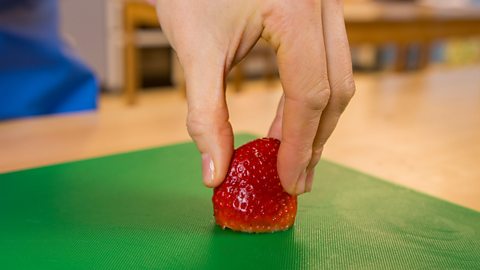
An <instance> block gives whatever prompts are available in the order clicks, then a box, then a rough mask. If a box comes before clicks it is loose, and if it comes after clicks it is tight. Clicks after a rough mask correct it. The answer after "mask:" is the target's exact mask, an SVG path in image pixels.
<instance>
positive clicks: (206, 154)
mask: <svg viewBox="0 0 480 270" xmlns="http://www.w3.org/2000/svg"><path fill="white" fill-rule="evenodd" d="M203 59H206V61H201V58H200V59H198V58H197V59H189V61H188V64H187V65H185V77H186V83H187V100H188V117H187V127H188V133H189V134H190V136H191V137H192V139H193V141H194V142H195V144H196V145H197V148H198V150H199V151H200V153H201V155H202V171H203V182H204V184H205V185H206V186H208V187H216V186H218V185H219V184H220V183H221V182H222V181H223V179H224V178H225V175H226V174H227V170H228V167H229V165H230V159H231V157H232V154H233V131H232V126H231V125H230V122H229V121H228V118H229V115H228V108H227V104H226V101H225V75H224V74H225V72H224V64H223V62H222V61H221V60H220V61H218V62H216V61H214V60H212V57H205V58H203Z"/></svg>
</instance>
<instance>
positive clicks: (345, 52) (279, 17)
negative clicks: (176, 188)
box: [156, 0, 355, 195]
mask: <svg viewBox="0 0 480 270" xmlns="http://www.w3.org/2000/svg"><path fill="white" fill-rule="evenodd" d="M156 6H157V13H158V17H159V20H160V24H161V26H162V29H163V31H164V33H165V35H166V36H167V38H168V40H169V41H170V43H171V45H172V46H173V48H174V49H175V51H176V53H177V56H178V58H179V61H180V63H181V65H182V67H183V69H184V72H185V78H186V82H187V100H188V108H189V111H188V117H187V127H188V132H189V134H190V136H191V137H192V139H193V140H194V141H195V143H196V145H197V147H198V150H199V151H200V153H201V155H202V168H203V178H204V179H203V181H204V183H205V185H206V186H208V187H215V186H218V185H219V184H220V183H221V182H222V181H223V179H224V178H225V175H226V173H227V170H228V166H229V163H230V159H231V156H232V154H233V131H232V126H231V125H230V123H229V120H228V119H229V116H228V108H227V104H226V101H225V77H226V75H227V74H228V72H229V71H230V70H231V69H232V67H233V66H235V64H236V63H238V62H239V61H240V60H242V59H243V58H244V57H245V56H246V55H247V54H248V52H249V50H250V49H251V48H252V47H253V46H254V45H255V43H256V42H257V41H258V40H259V39H260V38H264V39H265V40H267V41H268V42H269V43H270V44H271V46H272V47H273V48H274V49H275V51H276V54H277V61H278V68H279V73H280V79H281V82H282V86H283V90H284V94H283V96H282V98H281V100H280V102H279V106H278V110H277V115H276V117H275V119H274V120H273V123H272V125H271V128H270V130H269V132H268V136H269V137H274V138H278V139H280V140H281V142H282V143H281V146H280V150H279V154H278V164H277V165H278V173H279V176H280V180H281V183H282V186H283V188H284V189H285V191H287V192H288V193H290V194H292V195H299V194H302V193H305V192H309V191H311V189H312V181H313V174H314V168H315V166H316V165H317V163H318V161H319V160H320V157H321V155H322V151H323V148H324V145H325V142H326V141H327V139H328V138H329V137H330V135H331V134H332V132H333V130H334V129H335V126H336V125H337V122H338V119H339V117H340V115H341V114H342V112H343V111H344V109H345V107H346V106H347V104H348V103H349V101H350V99H351V98H352V96H353V94H354V92H355V84H354V81H353V77H352V65H351V58H350V51H349V46H348V40H347V35H346V31H345V23H344V18H343V3H342V1H341V0H324V1H321V0H241V1H240V0H174V1H172V0H157V1H156Z"/></svg>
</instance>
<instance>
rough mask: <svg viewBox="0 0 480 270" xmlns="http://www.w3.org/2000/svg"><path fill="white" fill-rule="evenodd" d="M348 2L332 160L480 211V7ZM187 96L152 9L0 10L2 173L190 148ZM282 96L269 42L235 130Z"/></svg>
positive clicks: (61, 6)
mask: <svg viewBox="0 0 480 270" xmlns="http://www.w3.org/2000/svg"><path fill="white" fill-rule="evenodd" d="M344 4H345V20H346V27H347V32H348V36H349V40H350V45H351V51H352V59H353V66H354V76H355V80H356V84H357V92H356V96H355V97H354V99H353V100H352V102H351V105H350V106H349V108H347V110H346V112H345V114H344V116H343V117H342V119H341V120H340V123H339V125H338V128H337V130H336V131H335V132H334V135H333V136H332V138H331V140H330V141H329V143H328V145H327V147H326V150H325V154H324V157H325V158H326V159H330V160H333V161H336V162H339V163H341V164H345V165H347V166H350V167H353V168H356V169H359V170H361V171H364V172H367V173H370V174H374V175H377V176H379V177H382V178H385V179H387V180H389V181H393V182H395V183H399V184H402V185H405V186H409V187H412V188H415V189H417V190H420V191H423V192H426V193H428V194H431V195H434V196H437V197H441V198H444V199H447V200H449V201H452V202H455V203H459V204H461V205H464V206H467V207H470V208H474V209H477V210H480V169H479V167H480V0H418V1H415V0H403V1H402V0H398V1H387V0H384V1H380V0H377V1H374V0H344ZM184 91H185V83H184V80H183V73H182V69H181V68H180V67H179V64H178V62H177V60H176V57H175V54H174V52H173V51H172V49H171V47H170V46H169V44H168V42H167V40H166V39H165V37H164V36H163V34H162V31H161V28H160V26H159V25H158V21H157V18H156V13H155V9H154V7H152V6H150V5H149V4H147V3H146V2H144V1H133V0H58V1H55V0H45V1H36V0H20V1H16V0H0V172H5V171H11V170H17V169H23V168H28V167H34V166H40V165H46V164H51V163H57V162H62V161H68V160H74V159H80V158H89V157H93V156H99V155H105V154H110V153H117V152H123V151H129V150H135V149H139V148H147V147H152V146H158V145H165V144H170V143H176V142H181V141H185V140H188V139H189V137H188V134H187V132H186V128H185V118H186V100H185V97H184ZM281 91H282V88H281V84H280V82H279V80H278V72H277V69H276V63H275V56H274V54H273V51H272V50H271V48H269V47H268V45H266V44H265V43H264V42H259V44H258V45H257V46H256V47H255V48H254V49H253V50H252V52H251V53H250V55H249V56H248V57H247V58H246V59H245V60H244V61H243V62H241V63H240V64H239V66H238V67H237V68H235V69H234V70H233V71H232V72H231V74H230V75H229V83H228V85H227V92H228V94H227V95H228V103H229V108H230V117H231V122H232V124H233V126H234V129H235V131H236V132H249V133H254V134H258V135H259V136H262V135H265V134H266V132H267V130H268V127H269V125H270V123H271V121H272V119H273V116H274V113H275V109H276V105H277V102H278V99H279V98H280V96H281ZM317 188H321V187H317Z"/></svg>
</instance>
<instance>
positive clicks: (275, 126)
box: [268, 95, 285, 140]
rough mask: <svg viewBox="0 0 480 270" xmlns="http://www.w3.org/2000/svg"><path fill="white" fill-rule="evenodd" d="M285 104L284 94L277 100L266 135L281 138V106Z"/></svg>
mask: <svg viewBox="0 0 480 270" xmlns="http://www.w3.org/2000/svg"><path fill="white" fill-rule="evenodd" d="M284 104H285V96H284V95H282V97H281V98H280V101H279V102H278V107H277V112H276V114H275V118H274V119H273V122H272V125H271V126H270V130H269V131H268V137H270V138H275V139H278V140H282V119H283V106H284Z"/></svg>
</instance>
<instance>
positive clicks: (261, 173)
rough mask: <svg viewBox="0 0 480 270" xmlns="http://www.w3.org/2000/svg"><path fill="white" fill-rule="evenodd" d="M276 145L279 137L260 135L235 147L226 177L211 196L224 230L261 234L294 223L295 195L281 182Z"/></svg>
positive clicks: (278, 142) (295, 210)
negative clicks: (263, 136)
mask: <svg viewBox="0 0 480 270" xmlns="http://www.w3.org/2000/svg"><path fill="white" fill-rule="evenodd" d="M279 147H280V141H279V140H277V139H272V138H263V139H257V140H254V141H252V142H249V143H247V144H245V145H243V146H241V147H239V148H238V149H236V150H235V152H234V154H233V158H232V161H231V163H230V168H229V171H228V174H227V177H226V178H225V180H224V181H223V183H222V184H221V185H220V186H218V187H216V188H215V190H214V193H213V198H212V201H213V210H214V216H215V220H216V222H217V224H218V225H220V226H221V227H222V228H223V229H225V228H230V229H232V230H234V231H242V232H249V233H260V232H275V231H282V230H286V229H288V228H290V227H291V226H292V225H293V223H294V221H295V216H296V213H297V197H296V196H291V195H289V194H288V193H286V192H285V191H284V190H283V188H282V185H281V184H280V178H279V177H278V172H277V154H278V148H279Z"/></svg>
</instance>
